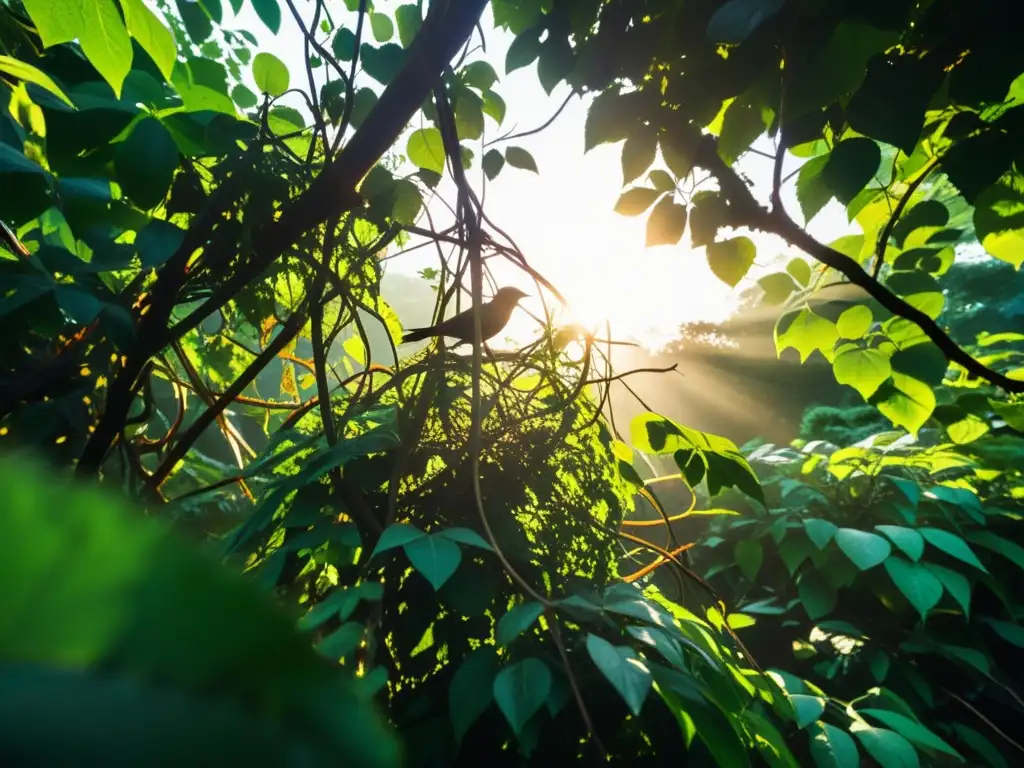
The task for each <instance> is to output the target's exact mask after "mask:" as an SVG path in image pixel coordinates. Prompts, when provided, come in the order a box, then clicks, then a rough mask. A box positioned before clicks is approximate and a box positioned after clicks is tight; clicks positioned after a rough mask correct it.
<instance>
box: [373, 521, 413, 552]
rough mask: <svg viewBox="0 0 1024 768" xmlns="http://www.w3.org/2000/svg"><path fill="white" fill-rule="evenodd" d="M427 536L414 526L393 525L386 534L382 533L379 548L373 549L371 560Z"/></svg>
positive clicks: (385, 531) (387, 529) (405, 524)
mask: <svg viewBox="0 0 1024 768" xmlns="http://www.w3.org/2000/svg"><path fill="white" fill-rule="evenodd" d="M426 535H427V534H425V533H424V532H423V531H421V530H420V529H419V528H417V527H416V526H414V525H409V524H408V523H392V524H391V525H389V526H388V527H387V528H385V529H384V532H383V533H381V535H380V538H379V539H377V546H375V547H374V548H373V552H371V553H370V560H372V559H373V558H375V557H376V556H377V555H379V554H380V553H381V552H387V551H388V550H389V549H394V548H395V547H404V546H405V545H406V544H409V543H410V542H413V541H416V540H417V539H422V538H423V537H425V536H426Z"/></svg>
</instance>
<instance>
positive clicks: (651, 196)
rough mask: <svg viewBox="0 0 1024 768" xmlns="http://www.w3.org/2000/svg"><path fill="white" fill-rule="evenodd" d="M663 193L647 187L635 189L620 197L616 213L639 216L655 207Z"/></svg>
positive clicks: (616, 205) (628, 190)
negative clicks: (654, 204) (656, 201)
mask: <svg viewBox="0 0 1024 768" xmlns="http://www.w3.org/2000/svg"><path fill="white" fill-rule="evenodd" d="M661 194H662V193H661V192H659V191H658V190H656V189H648V188H647V187H633V189H627V190H626V191H625V192H623V193H622V194H621V195H620V196H619V200H618V202H617V203H615V212H616V213H617V214H619V215H620V216H639V215H640V214H641V213H643V212H644V211H646V210H647V209H648V208H650V207H651V205H653V203H654V201H655V200H657V199H658V197H659V196H660V195H661Z"/></svg>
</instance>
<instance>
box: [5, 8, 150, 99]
mask: <svg viewBox="0 0 1024 768" xmlns="http://www.w3.org/2000/svg"><path fill="white" fill-rule="evenodd" d="M135 1H136V2H140V1H141V0H135ZM0 72H3V73H4V74H7V75H10V76H11V77H13V78H15V79H17V80H24V81H25V82H26V83H35V84H36V85H38V86H39V87H40V88H43V89H44V90H46V91H49V92H50V93H52V94H53V95H54V96H56V97H57V98H58V99H60V100H61V101H63V102H64V103H65V104H67V105H68V106H69V107H71V108H74V106H75V105H74V104H73V103H72V102H71V99H69V98H68V97H67V94H65V93H64V91H62V90H61V89H60V87H59V86H58V85H57V84H56V83H55V82H53V80H51V79H50V76H49V75H47V74H46V73H45V72H43V71H42V70H39V69H36V68H35V67H33V66H32V65H31V64H26V63H25V62H24V61H21V60H19V59H13V58H11V57H10V56H0Z"/></svg>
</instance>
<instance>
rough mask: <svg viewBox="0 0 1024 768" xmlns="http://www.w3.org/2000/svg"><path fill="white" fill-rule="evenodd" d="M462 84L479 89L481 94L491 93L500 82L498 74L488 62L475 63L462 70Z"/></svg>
mask: <svg viewBox="0 0 1024 768" xmlns="http://www.w3.org/2000/svg"><path fill="white" fill-rule="evenodd" d="M461 74H462V82H464V83H465V84H466V85H470V86H472V87H474V88H476V89H478V90H479V91H480V92H481V93H483V92H484V91H489V90H490V89H491V86H493V85H494V84H495V83H496V82H498V73H497V72H495V71H494V67H492V66H491V65H490V64H488V63H487V62H486V61H474V62H473V63H472V64H467V65H466V66H465V67H464V68H463V69H462V73H461Z"/></svg>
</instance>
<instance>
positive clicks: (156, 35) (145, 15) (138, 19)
mask: <svg viewBox="0 0 1024 768" xmlns="http://www.w3.org/2000/svg"><path fill="white" fill-rule="evenodd" d="M121 8H122V10H123V11H124V17H125V24H126V26H127V27H128V34H130V35H131V36H132V37H133V38H135V40H136V41H137V42H138V44H139V45H140V46H141V47H142V50H144V51H145V52H146V53H148V54H149V57H150V58H151V59H153V63H154V64H156V66H157V69H159V70H160V73H161V74H162V75H163V76H164V77H165V78H166V79H168V80H170V79H171V72H172V70H173V69H174V61H175V59H176V58H177V55H178V49H177V46H176V45H175V44H174V36H173V35H172V34H171V31H170V30H169V29H168V28H167V27H165V26H164V24H163V22H161V21H160V19H158V18H157V17H156V15H155V14H154V13H153V12H152V11H151V10H149V8H147V7H146V5H145V4H144V3H143V2H142V0H121Z"/></svg>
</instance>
